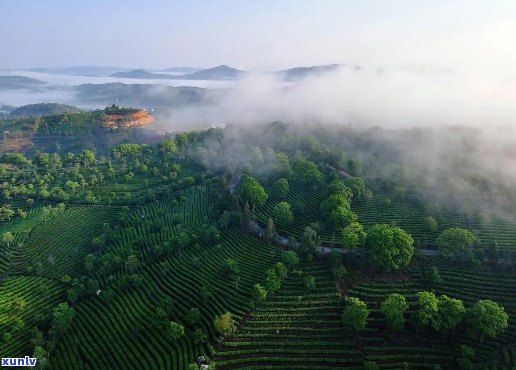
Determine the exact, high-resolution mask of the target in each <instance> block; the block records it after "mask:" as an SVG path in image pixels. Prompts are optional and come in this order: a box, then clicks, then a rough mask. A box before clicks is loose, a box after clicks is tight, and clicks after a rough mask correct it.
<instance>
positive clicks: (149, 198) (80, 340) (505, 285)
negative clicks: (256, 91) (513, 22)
mask: <svg viewBox="0 0 516 370" xmlns="http://www.w3.org/2000/svg"><path fill="white" fill-rule="evenodd" d="M135 112H138V111H137V110H132V109H129V110H125V109H123V108H118V107H111V108H107V109H106V110H104V111H94V112H81V113H65V114H61V115H54V116H45V117H40V118H31V119H29V118H24V119H17V120H7V121H2V122H1V123H0V125H2V131H4V130H8V131H9V133H8V134H7V136H6V137H4V139H3V142H2V143H3V144H2V145H8V144H6V143H11V144H9V145H13V144H12V143H13V140H17V139H19V140H27V141H30V143H31V144H30V149H28V148H29V146H27V147H24V148H27V150H24V151H16V150H14V148H12V147H11V149H12V150H11V151H10V152H5V151H2V154H0V198H1V206H0V236H1V241H0V332H1V333H2V336H1V338H0V342H1V346H0V354H1V355H2V357H7V356H10V357H16V356H19V357H23V356H25V355H28V354H33V355H34V357H37V358H38V363H37V366H38V367H40V368H51V369H63V370H65V369H66V370H68V369H127V368H129V369H198V368H200V366H201V365H202V364H201V362H205V364H206V365H207V366H209V368H212V369H213V368H219V369H236V368H247V369H265V368H271V369H329V368H332V369H333V368H342V369H344V368H345V369H473V368H478V369H492V370H494V369H510V368H512V367H514V366H515V364H516V326H515V323H514V317H515V315H516V301H515V297H516V290H515V289H516V288H515V283H516V275H515V271H516V270H515V263H516V253H515V252H516V239H515V236H516V235H515V230H516V221H515V219H516V218H515V216H516V215H515V214H513V213H511V210H513V209H514V208H511V205H512V204H513V203H512V202H514V198H512V195H511V194H512V193H511V192H505V193H503V192H500V191H499V190H500V189H501V187H502V185H503V186H509V185H507V184H500V183H498V182H496V181H494V180H493V179H491V178H488V177H486V178H481V177H479V175H478V173H477V174H476V175H477V177H476V178H475V179H472V181H471V183H470V185H471V186H468V190H469V191H468V192H463V193H461V197H458V196H453V195H454V194H453V192H454V189H455V188H453V187H452V186H451V184H454V185H457V184H458V182H454V179H453V178H448V179H444V180H443V181H447V182H448V183H447V184H446V186H444V184H443V183H437V182H434V181H433V180H434V179H432V181H430V179H429V178H428V176H427V178H426V180H428V181H423V180H422V179H421V178H420V177H419V174H417V173H413V167H412V166H411V164H410V163H408V162H406V161H402V160H400V158H401V154H400V152H397V150H399V149H400V146H397V147H394V148H393V147H391V146H390V145H385V143H386V142H389V141H390V140H391V139H392V137H391V135H395V134H396V135H398V139H397V140H399V142H401V143H403V142H404V140H405V138H406V137H407V136H405V134H403V133H402V134H400V133H390V132H385V133H379V132H377V131H375V130H370V131H359V130H354V129H351V128H346V129H343V128H335V129H330V128H325V129H322V128H320V127H315V128H313V129H309V128H307V129H305V130H304V131H298V130H297V129H296V127H291V126H289V125H286V124H284V123H281V122H274V123H272V124H269V125H264V126H256V127H240V126H232V125H228V126H227V127H226V128H224V129H209V130H201V131H195V132H184V133H178V134H176V135H174V136H171V137H167V138H162V139H161V140H160V142H159V143H157V144H155V143H142V142H141V141H140V142H136V141H131V138H132V137H131V136H130V135H128V136H124V142H123V143H121V142H119V140H115V139H114V138H111V137H112V136H111V135H113V137H115V136H116V135H119V133H118V131H117V132H114V133H112V132H111V131H110V130H113V128H112V127H111V128H110V127H106V126H103V125H102V122H103V121H102V117H103V116H108V117H109V116H113V115H114V116H116V115H125V114H133V113H135ZM115 121H116V120H115ZM122 121H123V120H121V121H120V122H122ZM120 122H119V123H120ZM116 130H117V129H115V131H116ZM120 130H123V128H120ZM412 134H413V133H408V134H407V135H408V136H409V137H410V135H412ZM101 136H106V137H110V138H109V139H101ZM45 138H52V142H53V143H55V142H56V139H57V143H58V146H59V147H58V148H56V146H57V144H53V145H52V144H50V139H48V140H49V141H48V142H45ZM87 138H88V139H87ZM87 140H93V143H94V144H95V145H92V146H90V145H87V142H88V141H87ZM100 143H101V144H100ZM471 155H474V153H472V154H471ZM473 165H474V164H473V163H470V164H468V163H464V164H463V167H462V169H463V171H462V172H461V173H460V174H457V176H460V177H461V178H463V179H464V178H469V177H468V176H470V175H471V173H468V168H473V167H468V166H473ZM447 186H448V187H449V188H448V193H446V191H447V190H446V187H447ZM476 186H477V187H476ZM480 188H481V189H482V193H481V198H475V197H479V193H478V192H477V190H478V189H480ZM506 189H508V188H506ZM495 197H496V199H498V200H499V198H501V197H503V203H504V207H503V208H498V206H497V205H498V204H499V203H498V202H496V203H493V207H491V208H486V207H483V205H484V204H486V203H488V201H487V200H488V199H489V198H492V199H495ZM452 198H453V201H451V199H452ZM475 199H478V202H477V205H479V204H481V205H482V206H481V207H475V203H474V202H472V200H475ZM502 211H503V212H502ZM200 356H204V360H203V361H199V362H198V363H196V360H198V359H199V357H200Z"/></svg>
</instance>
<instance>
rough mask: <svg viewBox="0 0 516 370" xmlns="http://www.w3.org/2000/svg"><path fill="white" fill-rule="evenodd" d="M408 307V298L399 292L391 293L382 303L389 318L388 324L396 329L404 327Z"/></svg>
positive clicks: (383, 311)
mask: <svg viewBox="0 0 516 370" xmlns="http://www.w3.org/2000/svg"><path fill="white" fill-rule="evenodd" d="M407 309H408V304H407V300H406V299H405V297H404V296H402V295H401V294H398V293H392V294H389V296H387V298H386V299H385V300H384V301H383V303H382V305H381V311H382V313H383V314H384V315H385V318H386V319H387V324H388V325H389V327H390V328H391V329H392V330H394V331H399V330H401V329H403V326H404V325H405V317H404V313H405V311H407Z"/></svg>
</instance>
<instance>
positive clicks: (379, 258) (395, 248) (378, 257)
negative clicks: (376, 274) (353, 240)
mask: <svg viewBox="0 0 516 370" xmlns="http://www.w3.org/2000/svg"><path fill="white" fill-rule="evenodd" d="M413 244H414V239H412V237H411V236H410V235H409V234H408V233H406V232H405V231H403V230H402V229H401V228H399V227H391V226H389V225H387V224H379V225H374V226H373V227H371V228H370V229H369V231H368V232H367V239H366V246H367V251H368V255H369V260H370V261H371V263H372V264H373V265H375V266H377V267H379V268H381V269H382V270H384V271H397V270H399V269H401V268H402V267H404V266H407V265H408V264H409V263H410V261H411V259H412V256H413V254H414V246H413Z"/></svg>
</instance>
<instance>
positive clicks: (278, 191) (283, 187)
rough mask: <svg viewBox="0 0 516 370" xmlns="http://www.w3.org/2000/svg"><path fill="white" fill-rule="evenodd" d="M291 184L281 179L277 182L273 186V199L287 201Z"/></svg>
mask: <svg viewBox="0 0 516 370" xmlns="http://www.w3.org/2000/svg"><path fill="white" fill-rule="evenodd" d="M289 189H290V187H289V184H288V181H287V179H284V178H281V179H278V180H276V182H275V183H274V184H273V185H272V192H271V193H272V197H273V198H274V199H285V197H286V196H287V194H288V192H289Z"/></svg>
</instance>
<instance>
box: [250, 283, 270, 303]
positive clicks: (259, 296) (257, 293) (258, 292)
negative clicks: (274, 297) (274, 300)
mask: <svg viewBox="0 0 516 370" xmlns="http://www.w3.org/2000/svg"><path fill="white" fill-rule="evenodd" d="M253 297H254V299H256V300H257V301H258V302H260V301H263V300H264V299H265V298H267V290H266V289H265V288H264V287H263V286H261V285H260V284H258V283H257V284H254V286H253Z"/></svg>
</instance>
